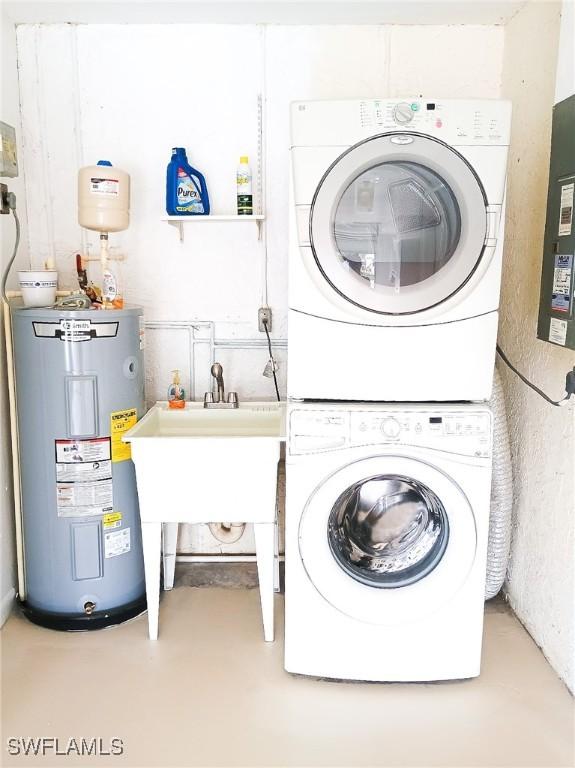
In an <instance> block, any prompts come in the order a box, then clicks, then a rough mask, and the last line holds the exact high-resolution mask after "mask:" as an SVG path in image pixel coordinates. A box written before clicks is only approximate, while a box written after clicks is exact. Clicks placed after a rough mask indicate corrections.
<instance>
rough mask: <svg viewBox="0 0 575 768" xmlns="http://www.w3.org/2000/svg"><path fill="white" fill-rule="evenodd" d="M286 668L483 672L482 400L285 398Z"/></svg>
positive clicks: (399, 675)
mask: <svg viewBox="0 0 575 768" xmlns="http://www.w3.org/2000/svg"><path fill="white" fill-rule="evenodd" d="M288 418H289V443H288V449H287V500H286V585H285V593H286V594H285V599H286V616H285V668H286V669H287V670H288V671H289V672H295V673H300V674H304V675H313V676H318V677H331V678H345V679H352V680H379V681H420V680H445V679H456V678H468V677H474V676H476V675H478V674H479V670H480V657H481V640H482V627H483V608H484V589H485V572H486V557H487V554H486V553H487V539H488V530H489V498H490V484H491V412H490V411H489V409H488V408H487V406H484V405H479V404H478V405H473V404H469V405H450V406H447V405H445V406H441V407H440V406H429V405H418V404H413V405H412V404H410V405H401V406H400V405H371V406H370V405H366V404H361V405H360V404H356V405H346V404H338V405H333V404H326V405H322V404H319V403H305V404H303V403H299V404H292V405H291V406H289V408H288Z"/></svg>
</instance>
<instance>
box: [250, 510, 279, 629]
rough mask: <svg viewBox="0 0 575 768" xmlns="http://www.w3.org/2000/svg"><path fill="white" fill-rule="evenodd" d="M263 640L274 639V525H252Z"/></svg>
mask: <svg viewBox="0 0 575 768" xmlns="http://www.w3.org/2000/svg"><path fill="white" fill-rule="evenodd" d="M254 535H255V540H256V556H257V564H258V578H259V582H260V602H261V606H262V620H263V625H264V640H266V642H268V643H271V642H272V641H273V639H274V560H275V523H254Z"/></svg>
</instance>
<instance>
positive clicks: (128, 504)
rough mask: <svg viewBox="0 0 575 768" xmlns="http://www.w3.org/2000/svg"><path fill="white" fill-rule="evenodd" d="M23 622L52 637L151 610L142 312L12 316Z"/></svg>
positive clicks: (20, 313)
mask: <svg viewBox="0 0 575 768" xmlns="http://www.w3.org/2000/svg"><path fill="white" fill-rule="evenodd" d="M12 324H13V345H14V367H15V378H16V398H17V413H18V444H19V458H20V477H21V493H22V530H23V558H24V569H25V599H24V601H23V603H22V605H23V609H24V612H25V613H26V615H27V616H28V618H30V619H31V620H32V621H34V622H35V623H37V624H41V625H43V626H48V627H52V628H56V629H91V628H98V627H103V626H107V625H109V624H117V623H119V622H121V621H123V620H125V619H127V618H131V617H132V616H135V615H137V614H138V613H141V612H142V611H143V610H145V607H146V603H145V583H144V565H143V556H142V546H141V531H140V520H139V512H138V500H137V492H136V479H135V473H134V466H133V464H132V461H131V454H130V447H129V445H127V444H125V443H123V442H122V436H123V434H124V432H125V431H126V430H127V429H129V428H130V427H131V426H132V425H133V424H134V423H135V422H136V421H137V419H138V418H140V417H141V416H142V415H143V413H144V364H143V351H142V347H143V335H142V334H143V331H142V310H141V309H140V308H138V307H128V308H125V309H123V310H108V311H103V310H72V311H70V310H62V309H59V308H55V309H24V308H14V309H13V312H12Z"/></svg>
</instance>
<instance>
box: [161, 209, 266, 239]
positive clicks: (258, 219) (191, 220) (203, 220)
mask: <svg viewBox="0 0 575 768" xmlns="http://www.w3.org/2000/svg"><path fill="white" fill-rule="evenodd" d="M161 220H162V221H167V222H168V224H171V226H173V227H177V229H178V231H179V233H180V242H181V243H183V242H184V225H185V224H223V223H226V222H234V221H235V222H241V223H243V224H247V223H250V222H252V223H253V222H255V223H256V226H257V228H258V240H261V237H262V224H263V222H264V220H265V216H264V214H263V213H254V214H252V215H250V216H246V215H243V216H239V215H238V214H237V213H230V214H209V215H208V216H162V219H161Z"/></svg>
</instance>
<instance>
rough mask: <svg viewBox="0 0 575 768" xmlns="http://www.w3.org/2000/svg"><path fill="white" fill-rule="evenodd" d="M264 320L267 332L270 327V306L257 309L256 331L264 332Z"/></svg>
mask: <svg viewBox="0 0 575 768" xmlns="http://www.w3.org/2000/svg"><path fill="white" fill-rule="evenodd" d="M264 320H265V321H267V322H266V324H267V329H268V332H269V331H271V329H272V310H271V307H260V308H259V309H258V331H261V332H262V333H265V332H266V329H265V328H264Z"/></svg>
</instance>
